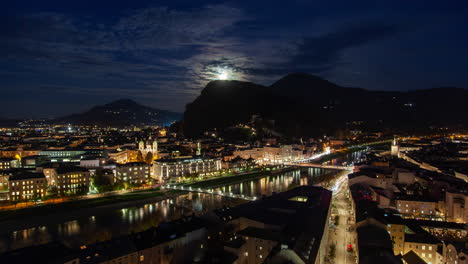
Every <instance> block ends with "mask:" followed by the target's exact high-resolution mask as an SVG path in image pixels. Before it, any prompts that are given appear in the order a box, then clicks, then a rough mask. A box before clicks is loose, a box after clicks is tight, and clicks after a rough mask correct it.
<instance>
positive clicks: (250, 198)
mask: <svg viewBox="0 0 468 264" xmlns="http://www.w3.org/2000/svg"><path fill="white" fill-rule="evenodd" d="M161 188H162V189H170V190H179V191H187V192H198V193H208V194H215V195H220V196H224V197H231V198H237V199H243V200H247V201H255V200H257V199H258V198H257V197H256V196H247V195H243V194H234V193H232V192H223V191H216V190H214V189H202V188H192V187H184V186H177V185H164V186H161Z"/></svg>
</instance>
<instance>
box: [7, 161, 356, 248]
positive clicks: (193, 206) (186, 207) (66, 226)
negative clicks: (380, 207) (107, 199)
mask: <svg viewBox="0 0 468 264" xmlns="http://www.w3.org/2000/svg"><path fill="white" fill-rule="evenodd" d="M360 154H361V153H350V154H348V155H347V156H346V157H342V158H339V159H335V160H332V161H331V163H332V164H341V163H342V162H345V161H346V162H350V161H353V160H355V159H356V158H357V157H359V155H360ZM337 173H338V171H334V170H326V169H321V168H308V169H304V170H302V171H301V170H296V171H291V172H286V173H281V174H278V175H270V176H267V177H265V178H261V179H256V180H250V181H246V182H242V183H237V184H231V185H228V186H224V187H220V188H218V190H222V191H223V192H232V193H234V194H244V195H246V196H257V197H259V196H262V195H270V194H271V193H273V192H282V191H285V190H288V189H290V188H293V187H296V186H299V185H313V184H316V183H319V182H322V181H324V180H327V179H329V178H332V177H333V176H335V175H336V174H337ZM243 202H245V201H242V200H238V199H232V198H228V197H223V196H219V195H214V194H205V193H189V194H186V195H181V196H178V197H175V198H170V199H165V200H162V201H158V202H153V203H147V204H144V205H141V206H133V207H126V208H122V209H115V210H114V209H113V210H107V211H105V212H104V213H102V214H100V215H92V216H89V215H88V216H83V217H80V218H78V219H75V220H72V221H66V222H63V223H60V224H51V225H47V226H37V227H33V228H28V229H23V230H18V231H14V232H9V233H3V234H1V233H0V251H5V250H12V249H15V248H21V247H25V246H30V245H35V244H43V243H47V242H49V241H53V240H58V241H62V242H63V243H65V244H68V245H71V246H79V245H82V244H86V243H92V242H94V241H99V240H106V239H110V238H111V237H113V236H118V235H123V234H128V233H130V232H139V231H143V230H145V229H148V228H150V227H152V226H157V225H159V224H160V223H161V222H163V221H170V220H174V219H177V218H180V217H182V216H184V215H191V214H195V215H201V214H204V213H206V212H208V211H211V210H213V209H216V208H220V207H222V206H235V205H237V204H240V203H243ZM0 232H1V231H0Z"/></svg>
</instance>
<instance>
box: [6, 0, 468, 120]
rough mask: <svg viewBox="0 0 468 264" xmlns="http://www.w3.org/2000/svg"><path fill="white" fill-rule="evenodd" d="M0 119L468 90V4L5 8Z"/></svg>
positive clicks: (290, 0)
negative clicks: (253, 86)
mask: <svg viewBox="0 0 468 264" xmlns="http://www.w3.org/2000/svg"><path fill="white" fill-rule="evenodd" d="M0 12H1V18H0V19H1V22H0V53H1V55H0V90H1V95H0V105H1V106H2V107H1V109H2V110H1V111H0V116H3V117H9V118H20V117H51V116H61V115H65V114H69V113H73V112H80V111H83V110H85V109H87V108H89V107H90V106H93V105H96V104H103V103H107V102H110V101H112V100H115V99H119V98H131V99H134V100H136V101H138V102H140V103H143V104H145V105H148V106H152V107H157V108H162V109H167V110H174V111H179V112H182V111H183V109H184V107H185V104H186V103H188V102H190V101H192V100H193V99H194V98H195V97H196V96H197V95H198V94H199V92H200V90H201V89H202V88H203V86H204V85H205V84H206V83H207V82H208V81H210V80H213V79H218V78H227V79H236V80H246V81H253V82H257V83H261V84H265V85H270V84H271V83H272V82H274V81H275V80H277V79H278V78H280V77H281V76H284V75H285V74H287V73H290V72H306V73H311V74H316V75H319V76H321V77H324V78H327V79H329V80H331V81H333V82H336V83H338V84H341V85H345V86H355V87H363V88H367V89H372V90H408V89H422V88H432V87H440V86H457V87H464V88H468V50H467V49H468V1H466V0H460V1H455V0H453V1H452V0H447V1H441V0H438V1H429V0H424V1H418V0H411V1H410V0H404V1H383V0H373V1H362V0H359V1H352V0H345V1H331V0H327V1H318V0H317V1H316V0H302V1H294V0H287V1H273V0H270V1H259V0H249V1H221V2H220V1H198V0H189V1H188V0H187V1H186V0H183V1H179V0H172V1H143V0H138V1H136V0H134V1H129V0H126V1H101V0H93V1H87V0H81V1H63V0H61V1H46V0H44V1H38V0H34V1H5V3H2V9H1V11H0Z"/></svg>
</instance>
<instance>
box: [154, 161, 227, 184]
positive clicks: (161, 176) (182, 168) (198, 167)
mask: <svg viewBox="0 0 468 264" xmlns="http://www.w3.org/2000/svg"><path fill="white" fill-rule="evenodd" d="M153 164H154V165H153V170H154V177H155V178H156V179H157V180H159V181H160V182H162V181H167V180H169V179H175V180H177V179H178V178H180V177H184V176H187V175H190V174H195V173H196V174H207V173H212V172H216V171H219V170H221V169H222V165H221V159H202V158H186V159H167V160H156V161H154V163H153Z"/></svg>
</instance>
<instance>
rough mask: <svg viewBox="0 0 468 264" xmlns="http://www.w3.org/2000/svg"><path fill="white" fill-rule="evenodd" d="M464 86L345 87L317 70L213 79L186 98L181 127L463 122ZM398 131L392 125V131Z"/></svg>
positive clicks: (324, 129) (325, 128) (308, 128)
mask: <svg viewBox="0 0 468 264" xmlns="http://www.w3.org/2000/svg"><path fill="white" fill-rule="evenodd" d="M464 98H465V99H466V98H468V90H466V89H463V88H456V87H455V88H454V87H441V88H429V89H422V90H410V91H406V92H403V91H374V90H368V89H363V88H356V87H344V86H340V85H337V84H335V83H332V82H330V81H328V80H326V79H323V78H321V77H318V76H314V75H309V74H304V73H293V74H288V75H286V76H284V77H283V78H281V79H279V80H278V81H276V82H274V83H273V84H272V85H270V86H264V85H258V84H255V83H251V82H240V81H212V82H209V83H208V84H207V85H206V87H205V88H204V89H203V90H202V91H201V93H200V95H199V96H198V97H197V98H196V99H195V100H194V101H192V102H191V103H189V104H187V106H186V109H185V112H184V131H185V133H186V135H187V136H190V137H196V136H200V135H201V134H202V133H203V132H204V131H207V130H213V129H216V130H221V131H222V130H224V129H226V128H228V127H230V126H235V125H236V124H240V123H242V124H246V123H248V122H250V120H251V118H252V116H254V115H255V116H260V117H262V118H263V119H269V120H274V123H275V126H276V129H277V130H278V131H280V132H281V133H283V134H285V135H289V136H307V135H308V136H318V135H321V134H322V135H323V134H329V133H334V132H335V131H337V130H343V129H348V130H349V129H354V128H353V127H351V126H350V125H349V123H353V122H354V123H356V122H363V123H366V124H367V126H369V127H370V128H373V129H368V130H375V131H378V130H403V131H411V130H413V131H415V130H424V129H429V128H431V127H433V126H444V125H450V126H460V125H461V126H463V127H466V126H467V123H468V122H467V118H466V117H465V116H464V115H463V113H468V106H466V103H464ZM395 132H396V131H395Z"/></svg>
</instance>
